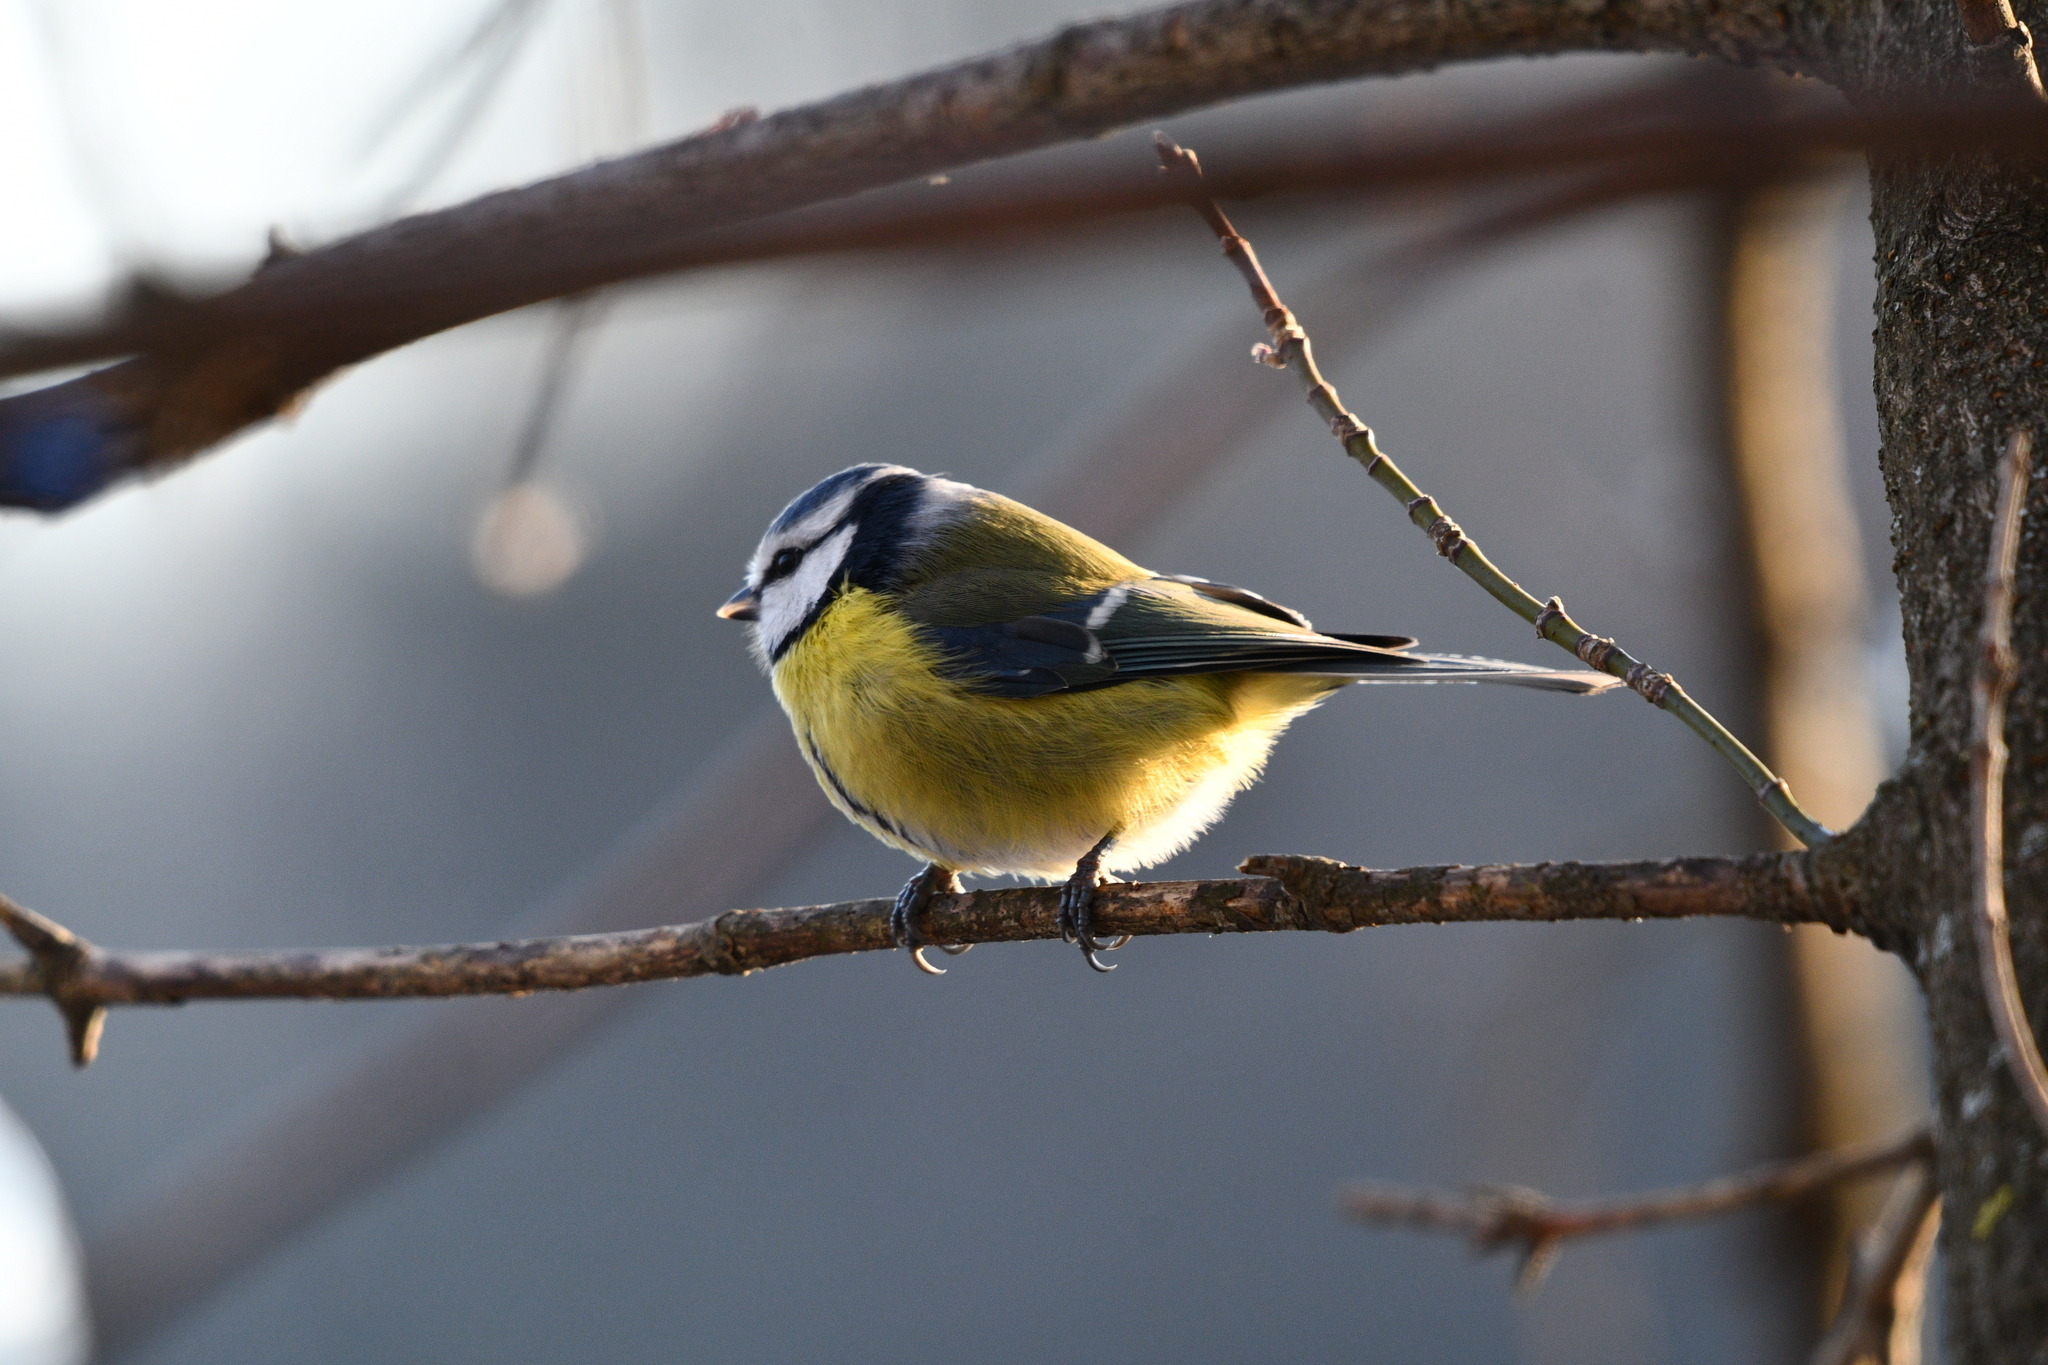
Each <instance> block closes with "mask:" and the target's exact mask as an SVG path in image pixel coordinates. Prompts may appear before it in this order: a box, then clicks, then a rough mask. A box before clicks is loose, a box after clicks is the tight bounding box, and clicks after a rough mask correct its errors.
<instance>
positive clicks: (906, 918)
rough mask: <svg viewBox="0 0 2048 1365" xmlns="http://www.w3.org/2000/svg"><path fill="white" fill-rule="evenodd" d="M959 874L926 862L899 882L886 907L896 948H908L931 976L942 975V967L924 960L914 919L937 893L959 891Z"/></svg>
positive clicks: (957, 950)
mask: <svg viewBox="0 0 2048 1365" xmlns="http://www.w3.org/2000/svg"><path fill="white" fill-rule="evenodd" d="M960 889H961V888H960V874H959V873H957V872H955V871H954V870H953V869H952V868H950V867H941V866H939V865H938V864H937V863H926V864H925V865H924V871H922V872H920V873H918V874H917V875H916V876H915V877H912V878H911V879H910V880H909V881H907V882H905V883H903V889H902V890H901V891H898V892H897V893H896V904H895V905H894V906H893V907H891V909H890V911H889V936H890V937H891V938H893V939H895V940H896V946H897V947H899V948H908V949H909V950H910V960H911V961H912V962H913V963H915V964H916V965H917V969H918V970H919V971H921V972H924V973H927V974H928V975H931V976H944V975H945V974H946V969H945V968H944V967H934V966H933V965H932V964H931V963H929V962H927V961H925V960H924V945H923V942H922V941H921V937H920V935H919V934H918V932H917V922H918V920H919V919H920V918H921V917H922V916H923V915H924V908H925V907H926V906H927V905H930V904H931V903H932V897H933V896H937V895H947V896H957V895H959V894H960ZM973 946H974V945H973V944H971V943H967V944H962V945H961V946H959V947H957V948H947V949H945V951H946V952H948V953H951V954H954V955H956V956H957V955H958V954H960V953H964V952H966V951H967V950H968V949H969V948H972V947H973Z"/></svg>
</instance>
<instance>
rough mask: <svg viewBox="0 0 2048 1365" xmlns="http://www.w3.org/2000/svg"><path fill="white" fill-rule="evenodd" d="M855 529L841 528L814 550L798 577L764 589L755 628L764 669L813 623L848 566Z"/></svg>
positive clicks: (783, 579) (756, 652)
mask: <svg viewBox="0 0 2048 1365" xmlns="http://www.w3.org/2000/svg"><path fill="white" fill-rule="evenodd" d="M855 529H856V527H855V524H854V523H851V522H849V523H848V524H847V525H845V526H842V527H840V528H839V529H838V530H837V531H834V532H833V533H832V534H831V535H830V536H828V537H826V538H825V539H824V540H821V541H819V542H818V543H817V544H816V545H814V546H812V547H811V549H810V551H809V552H808V553H806V554H805V555H804V562H803V563H801V564H799V565H798V566H797V569H796V572H795V573H793V574H791V575H790V576H789V577H787V578H779V579H777V580H776V581H775V582H773V583H770V584H768V586H766V587H764V588H762V589H761V608H760V611H761V619H760V620H759V621H758V622H757V623H756V624H755V626H754V652H755V654H757V655H758V656H759V657H760V659H761V661H762V663H763V664H764V665H766V664H767V663H768V662H769V661H770V660H772V659H773V658H774V657H775V655H776V653H777V652H778V651H780V650H781V649H782V647H783V646H784V645H785V644H787V643H788V642H789V640H790V638H791V637H793V636H794V635H795V634H796V633H797V632H798V631H799V630H801V629H803V624H804V622H805V621H807V620H809V619H810V615H811V612H812V611H814V610H815V609H816V608H817V605H818V602H819V601H820V600H821V599H822V598H823V597H824V596H825V589H826V588H827V586H829V585H830V584H831V582H832V579H833V577H834V576H835V575H836V574H837V573H838V572H839V566H840V565H841V564H843V563H845V562H846V551H847V548H848V547H849V546H851V545H852V544H853V533H854V530H855Z"/></svg>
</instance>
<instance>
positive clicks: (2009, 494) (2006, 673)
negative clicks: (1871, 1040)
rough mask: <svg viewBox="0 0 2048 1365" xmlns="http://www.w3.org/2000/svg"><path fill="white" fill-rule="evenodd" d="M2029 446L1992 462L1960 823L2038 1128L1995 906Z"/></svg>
mask: <svg viewBox="0 0 2048 1365" xmlns="http://www.w3.org/2000/svg"><path fill="white" fill-rule="evenodd" d="M2032 453H2033V438H2032V437H2031V436H2030V435H2029V434H2028V433H2026V432H2024V431H2015V432H2013V433H2012V436H2011V438H2010V439H2009V440H2007V442H2006V445H2005V458H2004V459H2003V460H2001V461H2000V462H1999V471H1998V507H1997V511H1996V512H1995V513H1994V515H1993V519H1992V523H1991V554H1990V560H1991V562H1990V565H1989V566H1988V567H1987V568H1986V569H1985V572H1984V620H1983V624H1982V626H1981V627H1980V628H1979V631H1978V635H1977V646H1978V651H1979V652H1978V656H1977V672H1976V676H1975V678H1974V679H1973V680H1972V682H1971V685H1970V702H1971V713H1972V721H1973V730H1974V733H1973V734H1972V736H1971V746H1970V823H1971V826H1972V832H1973V834H1974V836H1975V837H1974V838H1973V839H1972V840H1971V845H1970V855H1971V856H1970V884H1971V889H1972V893H1973V894H1972V909H1973V912H1974V913H1973V916H1972V922H1973V923H1974V925H1975V927H1976V937H1977V962H1978V969H1979V970H1980V971H1981V972H1982V973H1983V980H1984V1003H1985V1004H1986V1005H1987V1006H1988V1007H1989V1008H1990V1010H1991V1022H1992V1023H1993V1025H1994V1026H1996V1028H1997V1030H1998V1041H1999V1043H2000V1044H2001V1045H2002V1046H2003V1048H2004V1050H2005V1060H2006V1065H2007V1066H2008V1067H2009V1068H2010V1069H2011V1071H2012V1077H2013V1080H2014V1082H2015V1083H2017V1084H2018V1086H2019V1088H2020V1093H2021V1094H2022V1095H2024V1096H2025V1097H2026V1101H2027V1107H2028V1108H2029V1109H2032V1110H2033V1111H2034V1118H2035V1120H2036V1121H2037V1122H2038V1123H2039V1124H2040V1125H2041V1128H2042V1130H2043V1131H2044V1132H2048V1066H2043V1065H2042V1062H2041V1047H2040V1044H2038V1043H2037V1042H2035V1040H2034V1031H2033V1029H2032V1028H2030V1027H2029V1026H2028V1024H2027V1009H2026V1005H2025V1003H2024V1002H2022V1001H2021V999H2020V983H2019V974H2018V972H2017V971H2016V970H2015V969H2014V967H2013V960H2012V926H2011V923H2010V922H2009V920H2008V919H2007V917H2006V911H2005V761H2006V757H2007V753H2006V747H2005V703H2006V699H2007V698H2008V697H2009V696H2011V695H2012V688H2013V683H2014V681H2015V680H2016V679H2017V678H2018V676H2019V663H2018V660H2017V659H2015V658H2014V656H2013V650H2012V599H2013V576H2014V570H2015V567H2016V565H2017V563H2018V560H2019V551H2020V525H2021V523H2022V521H2023V520H2024V518H2025V516H2026V509H2027V483H2028V467H2029V464H2030V459H2029V457H2030V456H2031V455H2032Z"/></svg>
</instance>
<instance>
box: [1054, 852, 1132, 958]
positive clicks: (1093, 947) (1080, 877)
mask: <svg viewBox="0 0 2048 1365" xmlns="http://www.w3.org/2000/svg"><path fill="white" fill-rule="evenodd" d="M1115 841H1116V836H1115V835H1114V834H1108V835H1104V836H1103V839H1102V842H1101V843H1099V844H1097V845H1096V846H1095V847H1093V848H1091V849H1089V850H1088V851H1087V852H1086V853H1084V854H1082V855H1081V860H1080V861H1079V862H1078V863H1076V864H1074V875H1073V876H1071V877H1069V878H1067V883H1066V885H1065V886H1062V887H1061V888H1060V939H1061V941H1062V942H1066V943H1078V944H1080V945H1081V955H1082V956H1083V957H1085V958H1087V959H1088V965H1089V966H1091V967H1093V968H1094V969H1095V970H1096V971H1098V972H1113V971H1115V970H1116V968H1115V967H1114V966H1112V965H1110V964H1109V963H1107V962H1104V961H1103V960H1102V959H1101V958H1099V957H1097V956H1096V954H1097V953H1106V952H1111V951H1113V950H1115V949H1117V948H1121V947H1123V946H1124V945H1125V944H1126V943H1129V942H1130V941H1131V936H1130V935H1129V934H1121V935H1119V936H1118V937H1116V938H1115V939H1112V940H1109V941H1106V942H1105V941H1104V940H1102V939H1098V938H1096V937H1095V935H1094V933H1093V932H1092V931H1091V927H1090V925H1089V918H1090V911H1091V910H1092V909H1093V908H1094V904H1095V888H1096V887H1098V886H1100V885H1101V884H1102V883H1103V882H1104V881H1106V880H1108V879H1107V878H1105V877H1104V876H1103V875H1102V855H1103V854H1104V853H1105V852H1107V851H1108V849H1109V846H1110V845H1111V844H1112V843H1114V842H1115Z"/></svg>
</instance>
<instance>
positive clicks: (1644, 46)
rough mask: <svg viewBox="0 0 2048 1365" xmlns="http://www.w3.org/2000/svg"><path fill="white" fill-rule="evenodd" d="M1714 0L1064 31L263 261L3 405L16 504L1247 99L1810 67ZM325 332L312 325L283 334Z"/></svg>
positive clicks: (1339, 0) (1490, 0)
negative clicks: (391, 359) (662, 277)
mask: <svg viewBox="0 0 2048 1365" xmlns="http://www.w3.org/2000/svg"><path fill="white" fill-rule="evenodd" d="M1800 22H1801V21H1799V20H1795V19H1794V18H1792V17H1791V16H1790V15H1789V14H1788V12H1787V11H1786V10H1785V9H1783V8H1782V7H1779V6H1776V5H1766V4H1761V3H1755V0H1751V2H1750V3H1747V4H1734V3H1729V2H1728V0H1679V2H1678V3H1659V4H1651V3H1646V2H1645V0H1617V3H1614V4H1609V5H1602V6H1599V7H1594V8H1588V7H1586V6H1584V5H1581V4H1578V3H1576V0H1486V3H1480V2H1479V0H1454V2H1452V3H1443V4H1434V5H1428V6H1414V5H1409V4H1406V3H1404V2H1403V0H1336V2H1333V0H1320V2H1319V0H1197V2H1196V3H1191V4H1183V5H1175V6H1170V7H1167V8H1164V9H1158V10H1152V11H1148V12H1146V13H1142V14H1137V15H1133V16H1129V17H1126V18H1119V19H1105V20H1100V21H1097V22H1094V23H1088V24H1079V25H1073V26H1071V27H1068V28H1065V29H1062V30H1060V31H1059V32H1057V33H1054V34H1052V35H1049V36H1048V37H1045V38H1043V39H1040V40H1038V41H1036V42H1032V43H1026V44H1023V45H1021V46H1018V47H1015V48H1012V49H1010V50H1008V51H1005V52H999V53H994V54H991V55H988V56H984V57H979V58H975V59H973V60H969V61H965V62H960V63H956V64H954V65H951V66H946V67H942V68H939V69H936V70H933V71H928V72H925V73H923V74H920V75H916V76H911V77H908V78H905V79H903V80H898V81H892V82H888V83H886V84H882V85H876V86H871V87H869V88H867V89H864V90H858V91H853V92H850V93H847V94H843V95H839V96H836V97H834V98H831V99H827V100H822V101H819V102H817V103H815V104H810V105H803V106H799V107H797V108H794V109H787V110H783V111H781V112H780V113H777V114H773V115H771V116H768V117H765V118H759V119H752V120H747V121H739V122H735V123H732V124H731V125H729V126H726V125H722V126H720V127H718V128H716V129H713V130H711V131H709V132H706V133H704V134H701V135H699V136H696V137H692V138H687V139H684V140H682V141H680V142H675V143H670V144H668V145H666V146H663V147H658V148H654V149H652V150H649V151H646V152H641V153H637V154H634V155H631V156H626V157H621V158H618V159H616V160H613V161H608V162H603V163H600V164H598V165H595V166H591V167H587V168H585V169H582V170H579V171H575V172H572V173H570V174H567V175H562V176H557V177H555V178H553V179H550V180H545V181H541V182H539V183H537V184H533V185H529V186H525V187H522V188H520V189H516V190H507V191H503V192H501V193H498V194H493V195H487V196H484V197H483V198H480V199H477V200H473V201H471V202H469V203H466V204H462V205H458V206H456V207H453V208H449V209H444V210H440V211H438V212H434V213H427V214H420V215H417V216H415V217H411V218H406V219H402V220H400V221H398V222H396V223H392V224H390V225H388V226H385V227H380V228H377V229H374V230H372V231H369V232H366V233H363V234H361V235H359V236H356V237H352V238H349V239H347V240H344V241H341V242H337V243H335V244H333V245H331V246H328V247H325V248H322V249H320V250H317V251H311V252H305V253H296V254H295V253H288V252H282V253H277V254H274V255H273V257H272V259H271V260H270V261H268V262H266V268H264V269H262V270H260V271H259V272H258V273H257V274H256V275H255V277H254V278H252V279H251V280H250V281H249V282H248V283H247V284H245V285H243V286H242V287H240V288H239V289H236V290H234V291H232V292H231V293H229V294H227V295H225V296H223V297H222V298H220V299H218V300H216V301H215V302H214V303H213V305H212V306H211V314H212V319H213V323H214V329H213V331H212V333H211V335H208V336H206V337H204V338H202V339H200V340H199V341H198V343H197V344H194V345H190V346H188V347H186V348H183V349H181V350H179V351H176V352H169V351H164V352H155V353H150V354H145V355H141V356H138V357H136V358H135V359H132V360H129V361H126V362H124V363H122V364H120V365H116V366H113V367H111V368H109V369H107V370H104V371H101V372H99V373H97V374H94V375H91V376H87V377H86V378H84V379H80V380H76V381H73V382H72V383H70V384H66V385H60V386H57V387H55V388H52V389H48V390H43V391H40V392H39V393H36V394H32V395H24V396H22V397H21V398H19V399H16V400H13V401H12V403H11V405H10V406H8V407H7V408H4V409H0V447H11V448H12V450H11V453H12V458H11V459H8V460H7V461H6V462H5V464H6V466H7V473H8V475H9V488H8V497H9V500H10V501H12V502H13V503H14V504H15V505H21V506H39V507H45V508H55V507H62V506H68V505H70V504H72V503H74V502H77V501H78V500H80V499H81V498H82V497H85V496H89V495H90V494H91V493H92V492H94V491H97V490H98V489H99V488H101V487H104V486H105V485H106V484H107V483H108V482H109V481H110V480H111V479H113V478H114V477H117V476H118V475H119V474H121V473H123V472H126V471H130V470H135V469H141V468H148V467H152V466H158V465H162V464H165V463H168V462H173V461H176V460H180V459H183V458H185V457H187V456H189V455H191V454H193V453H195V452H197V451H199V450H203V449H205V448H206V447H208V446H210V445H213V444H215V443H216V442H218V441H220V440H222V439H224V438H225V437H227V436H229V435H231V434H233V433H234V432H236V431H239V430H241V429H243V428H244V427H246V426H248V425H250V424H252V423H255V422H259V421H262V420H265V419H267V418H269V417H271V416H274V415H276V414H277V413H278V412H280V411H282V410H283V409H285V408H286V407H287V406H289V405H290V404H291V403H293V402H294V401H295V400H297V399H298V398H299V396H300V395H302V394H303V393H304V392H305V390H306V389H307V388H308V387H309V386H311V385H312V384H314V383H316V382H318V381H319V380H320V379H322V378H324V377H326V376H327V375H329V374H332V373H333V372H334V371H335V370H337V369H339V368H341V367H342V366H345V365H348V364H352V363H354V362H356V361H359V360H362V359H365V358H367V357H369V356H372V355H377V354H379V353H381V352H383V351H386V350H390V349H392V348H393V347H396V346H400V345H403V344H405V343H407V342H409V341H414V340H417V339H418V338H420V337H423V336H428V335H432V334H433V333H435V332H439V331H442V330H445V329H447V328H449V327H454V326H458V325H460V324H462V323H465V322H471V321H475V320H476V319H478V318H481V317H487V316H490V315H492V314H494V313H499V312H504V311H506V310H508V309H512V308H518V307H522V306H524V305H526V304H530V303H536V302H539V301H541V300H544V299H548V298H555V297H559V296H561V295H564V294H573V293H577V292H580V291H583V290H586V289H590V288H594V287H596V286H599V285H603V284H608V283H613V282H616V281H619V280H623V279H630V278H634V277H637V276H643V275H647V274H650V273H654V272H657V271H661V270H665V269H670V268H673V265H674V263H675V260H676V259H677V257H678V254H679V253H681V252H684V251H686V250H688V249H689V247H690V245H691V239H692V238H693V237H694V236H696V235H698V234H701V233H704V232H707V231H710V230H712V229H717V228H722V227H730V226H731V225H734V224H737V223H741V222H746V221H748V220H751V219H756V218H760V217H763V216H765V215H768V214H773V213H778V212H782V211H786V210H790V209H795V208H800V207H802V206H804V205H809V204H817V203H821V202H824V201H826V200H830V199H834V198H838V197H841V196H844V195H849V194H854V193H857V192H860V191H862V190H868V189H873V188H877V187H879V186H882V185H887V184H891V183H894V182H897V181H902V180H907V179H911V178H913V177H918V176H926V175H930V174H932V173H934V172H937V171H943V170H949V169H952V168H955V167H958V166H961V165H965V164H968V163H970V162H976V161H982V160H986V159H988V158H991V157H996V156H1003V155H1007V154H1010V153H1015V152H1021V151H1026V150H1029V149H1032V148H1037V147H1044V146H1049V145H1052V144H1054V143H1059V142H1065V141H1070V140H1073V139H1076V138H1083V137H1088V136H1091V135H1094V134H1098V133H1103V132H1107V131H1110V130H1112V129H1115V128H1118V127H1122V126H1124V125H1127V124H1130V123H1132V122H1135V121H1138V120H1144V119H1155V118H1161V117H1165V116H1168V115H1171V114H1176V113H1180V112H1184V111H1186V110H1190V109H1196V108H1202V107H1205V106H1208V105H1213V104H1217V103H1220V102H1222V101H1225V100H1230V99H1234V98H1237V97H1240V96H1245V95H1251V94H1257V93H1261V92H1265V91H1272V90H1280V89H1287V88H1292V87H1296V86H1301V85H1308V84H1314V83H1317V82H1323V81H1333V80H1340V79H1344V78H1347V77H1355V76H1365V75H1375V74H1392V73H1397V72H1404V71H1414V70H1419V69H1423V68H1426V67H1432V66H1437V65H1441V64H1443V63H1446V62H1455V61H1472V60H1478V59H1482V58H1490V57H1504V56H1516V55H1523V56H1529V55H1538V54H1545V53H1556V52H1566V51H1631V52H1690V53H1698V54H1710V55H1716V56H1721V57H1724V58H1728V59H1730V60H1735V61H1742V62H1751V63H1757V64H1777V65H1786V66H1805V67H1807V68H1808V69H1819V68H1820V67H1821V64H1822V62H1823V57H1822V54H1823V53H1824V52H1825V51H1826V50H1827V48H1826V46H1825V44H1824V42H1823V41H1822V40H1823V37H1824V34H1823V32H1822V30H1821V28H1820V26H1818V25H1813V26H1812V27H1813V32H1811V33H1805V32H1800V31H1798V26H1799V24H1800ZM293 318H298V319H301V320H303V319H305V318H316V319H319V320H320V323H321V326H320V327H319V328H317V329H313V330H310V331H309V330H308V329H305V328H304V327H302V326H294V325H292V319H293Z"/></svg>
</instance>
